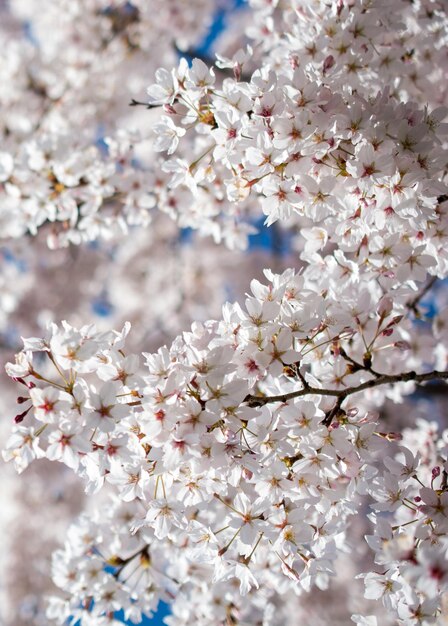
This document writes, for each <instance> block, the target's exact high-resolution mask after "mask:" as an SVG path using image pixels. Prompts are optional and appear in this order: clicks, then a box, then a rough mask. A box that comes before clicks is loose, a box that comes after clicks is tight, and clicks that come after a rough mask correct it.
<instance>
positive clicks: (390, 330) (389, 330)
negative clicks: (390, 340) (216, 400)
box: [381, 328, 394, 337]
mask: <svg viewBox="0 0 448 626" xmlns="http://www.w3.org/2000/svg"><path fill="white" fill-rule="evenodd" d="M393 332H394V329H393V328H385V329H384V330H383V332H382V333H381V334H382V336H383V337H390V336H391V335H392V333H393Z"/></svg>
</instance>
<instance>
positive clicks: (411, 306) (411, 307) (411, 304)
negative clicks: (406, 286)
mask: <svg viewBox="0 0 448 626" xmlns="http://www.w3.org/2000/svg"><path fill="white" fill-rule="evenodd" d="M437 280H438V278H437V276H432V277H431V278H430V280H429V281H428V282H427V283H426V285H425V286H424V287H423V289H422V290H421V291H420V292H419V293H418V294H417V295H416V296H415V298H413V299H412V300H410V301H409V302H407V303H406V307H407V308H408V309H409V310H410V311H412V312H413V313H414V315H415V317H420V311H419V310H418V308H417V307H418V304H419V302H420V300H421V299H422V298H423V297H424V296H426V294H427V293H428V291H430V289H432V287H433V285H434V283H435V282H436V281H437Z"/></svg>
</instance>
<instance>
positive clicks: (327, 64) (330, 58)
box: [322, 54, 334, 74]
mask: <svg viewBox="0 0 448 626" xmlns="http://www.w3.org/2000/svg"><path fill="white" fill-rule="evenodd" d="M333 65H334V56H333V55H332V54H329V55H328V56H327V58H326V59H325V61H324V66H323V69H322V73H323V74H326V72H327V71H328V70H329V69H330V68H331V67H333Z"/></svg>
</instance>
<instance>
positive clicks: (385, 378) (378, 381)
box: [244, 370, 448, 407]
mask: <svg viewBox="0 0 448 626" xmlns="http://www.w3.org/2000/svg"><path fill="white" fill-rule="evenodd" d="M447 379H448V371H445V372H439V371H437V370H433V371H432V372H426V373H425V374H417V373H416V372H403V373H402V374H380V375H379V376H378V378H372V379H371V380H367V381H366V382H364V383H361V384H360V385H357V386H356V387H349V388H347V389H319V388H317V387H308V388H306V389H299V390H298V391H291V392H290V393H284V394H281V395H278V396H265V397H263V396H252V395H248V396H246V398H245V399H244V401H245V402H246V403H247V404H248V405H249V406H253V407H256V406H264V405H265V404H271V403H273V402H282V403H284V402H288V400H294V398H300V397H302V396H309V395H317V396H334V397H336V398H342V400H344V399H345V398H347V397H348V396H351V395H353V394H354V393H359V392H360V391H364V390H365V389H371V388H372V387H379V386H380V385H392V384H394V383H404V382H409V381H414V382H416V383H424V382H428V381H430V380H447ZM342 400H341V402H342Z"/></svg>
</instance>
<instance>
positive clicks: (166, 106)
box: [163, 104, 177, 115]
mask: <svg viewBox="0 0 448 626" xmlns="http://www.w3.org/2000/svg"><path fill="white" fill-rule="evenodd" d="M163 110H164V111H165V113H171V115H176V114H177V111H176V109H175V108H174V107H173V106H172V105H171V104H164V105H163Z"/></svg>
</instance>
